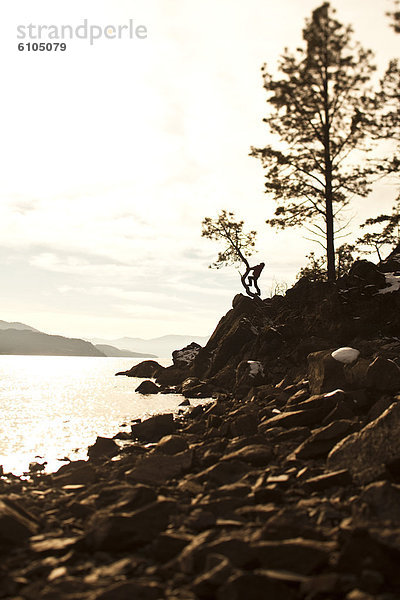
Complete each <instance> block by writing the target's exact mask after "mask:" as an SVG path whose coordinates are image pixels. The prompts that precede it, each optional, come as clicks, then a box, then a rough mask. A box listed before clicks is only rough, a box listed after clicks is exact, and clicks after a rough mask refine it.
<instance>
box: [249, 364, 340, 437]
mask: <svg viewBox="0 0 400 600" xmlns="http://www.w3.org/2000/svg"><path fill="white" fill-rule="evenodd" d="M332 360H333V359H332ZM344 396H345V394H344V392H343V391H342V390H335V391H334V392H330V393H329V394H322V395H321V394H317V395H315V396H311V398H309V399H308V400H304V401H303V402H299V403H298V404H297V405H296V410H294V411H289V412H286V411H285V412H281V413H279V414H277V415H276V416H275V417H271V418H270V419H265V420H263V421H261V423H260V429H261V430H262V431H264V430H267V429H271V428H272V427H285V428H295V427H305V426H312V425H316V424H319V423H321V421H322V420H323V419H324V418H325V417H327V415H329V414H330V413H331V411H332V410H333V409H334V408H335V406H336V405H337V403H338V402H339V401H340V400H342V399H343V397H344Z"/></svg>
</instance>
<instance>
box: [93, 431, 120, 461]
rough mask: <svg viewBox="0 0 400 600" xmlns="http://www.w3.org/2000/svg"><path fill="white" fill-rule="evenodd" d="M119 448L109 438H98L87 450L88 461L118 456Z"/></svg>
mask: <svg viewBox="0 0 400 600" xmlns="http://www.w3.org/2000/svg"><path fill="white" fill-rule="evenodd" d="M118 451H119V446H118V444H116V443H115V442H114V440H112V439H111V438H106V437H100V436H98V437H97V439H96V441H95V443H94V444H93V445H92V446H89V448H88V456H89V458H90V459H96V458H103V457H107V456H109V457H111V456H115V455H116V454H118Z"/></svg>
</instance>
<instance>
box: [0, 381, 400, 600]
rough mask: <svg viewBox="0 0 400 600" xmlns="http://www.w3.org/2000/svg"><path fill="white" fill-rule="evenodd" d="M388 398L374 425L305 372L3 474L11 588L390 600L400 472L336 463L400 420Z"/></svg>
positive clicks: (14, 593)
mask: <svg viewBox="0 0 400 600" xmlns="http://www.w3.org/2000/svg"><path fill="white" fill-rule="evenodd" d="M259 392H260V390H259ZM267 392H268V395H267V396H266V394H267ZM266 399H268V401H266ZM392 400H393V402H391V404H390V406H389V407H388V408H387V409H386V410H385V411H383V413H382V414H380V415H378V416H377V417H376V418H375V419H372V420H371V418H372V416H375V415H372V414H369V415H368V414H359V415H355V414H353V416H352V417H351V418H350V417H349V414H347V415H346V418H344V415H343V414H342V415H340V414H338V413H340V412H342V413H343V411H344V410H345V408H346V407H347V409H348V410H351V409H350V406H353V404H354V403H353V400H352V399H351V396H350V395H349V394H348V393H346V392H343V391H336V392H335V393H334V394H329V393H327V394H322V395H319V396H318V397H316V396H315V395H314V396H312V395H311V396H310V392H309V389H308V383H306V382H305V381H302V382H298V383H289V384H288V383H287V382H286V384H285V382H282V383H281V384H278V385H275V386H273V385H270V386H269V388H268V390H267V389H266V388H264V389H263V398H261V397H260V394H258V395H257V394H255V395H252V396H251V395H250V394H249V395H248V397H247V398H245V399H242V400H237V399H234V398H233V397H232V396H230V395H222V394H221V395H220V396H219V397H218V398H217V399H215V400H214V401H213V402H211V403H208V404H207V405H206V406H205V407H204V408H203V407H200V408H199V407H197V408H194V409H193V410H192V414H188V415H187V416H185V417H183V419H181V420H180V421H178V422H175V421H174V420H173V418H172V417H171V416H168V415H161V418H160V417H155V418H154V419H150V421H147V422H146V421H145V422H144V423H145V426H144V427H143V424H142V427H141V428H140V426H139V429H136V435H137V436H138V437H139V440H138V441H137V442H135V443H133V444H132V445H131V446H130V447H126V448H125V449H123V450H122V451H121V450H117V449H116V448H115V446H114V442H113V441H112V440H111V439H109V440H105V439H104V438H101V439H100V440H99V441H98V442H97V443H96V444H94V446H92V447H91V450H89V458H88V460H86V461H76V462H75V463H70V464H69V465H65V466H64V467H62V468H61V469H60V470H59V471H58V473H56V474H51V475H38V476H37V477H34V479H33V480H32V482H26V481H21V480H19V479H18V478H17V479H16V480H15V481H14V482H13V483H11V484H10V485H8V486H7V485H6V484H5V483H4V481H2V482H1V487H2V512H3V517H4V515H5V514H7V516H8V519H9V524H8V528H7V532H5V530H4V524H3V523H4V521H3V520H2V519H1V518H0V541H1V548H2V550H3V552H4V551H6V554H4V555H3V556H4V558H3V564H4V565H5V566H6V567H7V574H6V575H3V581H2V588H1V589H2V590H3V597H4V598H9V599H11V598H12V599H14V600H16V599H17V598H18V600H20V599H27V600H28V599H30V598H32V599H33V598H37V597H40V598H44V599H48V600H50V599H51V598H57V599H58V598H71V599H72V598H81V599H87V600H107V599H112V600H117V599H118V598H121V599H123V598H131V597H134V598H135V599H136V598H137V599H139V600H140V599H141V598H143V599H144V600H146V599H148V598H149V599H151V598H154V599H158V598H167V599H171V600H172V599H179V600H195V599H197V598H200V599H201V598H217V599H218V600H225V599H228V598H229V599H231V598H232V599H235V598H241V597H243V595H244V593H245V590H247V592H246V595H249V594H250V596H249V597H250V598H260V600H261V598H265V597H267V596H268V594H269V595H270V596H271V597H273V598H274V600H275V599H277V600H279V599H282V600H287V599H293V600H294V599H297V598H299V599H300V598H305V599H311V598H315V597H318V598H320V597H321V598H346V599H347V598H349V599H352V598H362V599H363V600H364V598H365V599H368V600H369V598H381V599H382V600H395V598H396V597H397V596H396V590H398V589H399V587H398V586H400V579H399V576H398V574H397V570H398V569H397V563H396V560H395V559H396V557H397V555H398V554H399V552H400V549H398V542H397V537H396V535H395V531H396V530H397V529H393V528H394V526H395V520H396V519H397V518H398V517H399V515H398V513H399V509H398V506H396V505H393V498H396V497H397V495H399V494H400V491H399V489H400V488H399V486H398V485H397V483H396V482H395V479H396V476H394V475H393V474H392V475H389V474H388V475H387V476H386V477H384V478H383V479H382V476H380V477H378V479H377V480H376V478H375V480H374V477H372V481H371V482H368V477H367V480H366V481H364V482H363V481H357V477H355V474H354V473H352V472H351V469H348V468H343V466H341V468H336V467H335V464H333V465H332V464H331V462H332V460H333V459H332V448H333V447H334V446H335V445H336V444H337V443H338V442H340V440H341V439H344V438H348V436H349V433H350V432H351V431H353V434H355V435H357V432H361V431H363V430H365V427H366V426H367V425H368V423H369V425H370V426H371V424H372V425H373V426H372V428H373V429H374V428H377V427H379V420H381V421H382V418H386V419H388V418H389V419H390V418H391V419H395V418H399V417H397V416H396V415H398V414H399V408H400V404H397V403H398V400H400V397H399V398H396V399H392ZM316 401H317V402H318V404H319V406H320V409H319V412H318V414H317V413H316V412H315V403H316ZM294 407H295V408H296V410H293V408H294ZM277 411H279V412H277ZM382 415H383V417H382ZM385 415H386V416H385ZM388 415H389V416H388ZM340 417H341V418H340ZM322 421H323V422H324V423H326V424H325V425H324V424H322ZM306 422H307V424H306ZM146 423H147V425H146ZM377 423H378V425H377ZM329 432H330V433H329ZM164 434H165V435H164ZM329 453H331V458H330V459H328V463H327V456H328V454H329ZM5 494H7V498H6V496H5ZM389 532H390V534H389ZM10 534H12V535H10ZM7 535H8V539H7V537H6V536H7ZM7 590H8V591H7ZM355 590H362V593H363V594H364V595H363V596H360V593H361V591H360V593H359V595H358V596H357V595H355V594H356V592H355ZM357 593H358V592H357ZM316 594H317V596H316ZM349 594H350V595H349ZM351 594H353V595H351Z"/></svg>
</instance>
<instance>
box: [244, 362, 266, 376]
mask: <svg viewBox="0 0 400 600" xmlns="http://www.w3.org/2000/svg"><path fill="white" fill-rule="evenodd" d="M247 364H248V365H250V376H251V377H256V376H257V375H258V374H259V373H260V374H261V375H264V368H263V366H262V364H261V363H260V362H259V361H258V360H248V361H247Z"/></svg>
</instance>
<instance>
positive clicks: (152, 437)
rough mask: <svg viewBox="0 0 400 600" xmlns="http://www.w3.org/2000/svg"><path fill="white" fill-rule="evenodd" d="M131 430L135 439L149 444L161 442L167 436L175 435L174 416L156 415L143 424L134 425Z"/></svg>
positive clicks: (170, 414)
mask: <svg viewBox="0 0 400 600" xmlns="http://www.w3.org/2000/svg"><path fill="white" fill-rule="evenodd" d="M131 429H132V437H133V438H137V439H138V440H141V441H147V442H155V441H159V440H160V439H161V438H162V437H164V436H165V435H169V434H171V433H174V431H175V423H174V415H173V414H172V413H166V414H164V415H155V416H154V417H150V418H149V419H146V420H144V421H142V422H141V423H135V424H133V425H132V426H131Z"/></svg>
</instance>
